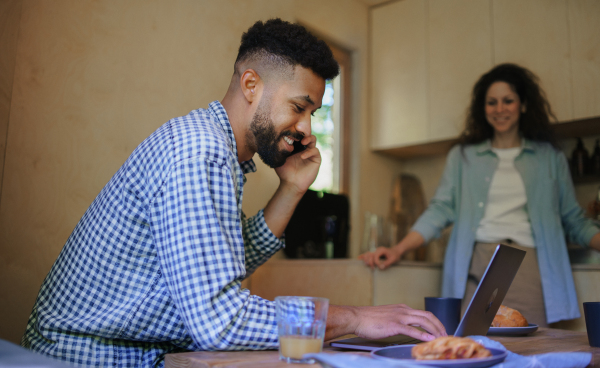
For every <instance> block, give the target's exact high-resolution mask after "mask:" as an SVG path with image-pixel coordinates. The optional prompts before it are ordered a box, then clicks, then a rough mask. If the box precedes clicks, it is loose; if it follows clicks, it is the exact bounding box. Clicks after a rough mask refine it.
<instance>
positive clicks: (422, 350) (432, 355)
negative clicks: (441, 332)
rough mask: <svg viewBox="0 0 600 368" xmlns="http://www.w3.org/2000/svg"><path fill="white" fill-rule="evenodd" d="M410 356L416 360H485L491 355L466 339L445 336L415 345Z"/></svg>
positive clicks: (472, 341) (482, 347)
mask: <svg viewBox="0 0 600 368" xmlns="http://www.w3.org/2000/svg"><path fill="white" fill-rule="evenodd" d="M411 353H412V356H413V358H415V359H417V360H441V359H471V358H487V357H491V356H492V353H491V352H490V351H489V350H488V349H486V348H485V347H484V346H483V345H481V344H479V343H477V342H475V341H474V340H472V339H469V338H468V337H454V336H445V337H438V338H437V339H435V340H431V341H428V342H424V343H421V344H418V345H415V346H414V347H413V348H412V352H411Z"/></svg>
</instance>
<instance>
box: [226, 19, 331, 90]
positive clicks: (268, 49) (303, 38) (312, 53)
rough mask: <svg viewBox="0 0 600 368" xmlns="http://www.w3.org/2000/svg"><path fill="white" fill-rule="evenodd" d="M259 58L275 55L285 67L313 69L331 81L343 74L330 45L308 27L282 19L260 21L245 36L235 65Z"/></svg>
mask: <svg viewBox="0 0 600 368" xmlns="http://www.w3.org/2000/svg"><path fill="white" fill-rule="evenodd" d="M256 56H259V57H260V56H267V57H269V56H275V58H277V59H281V61H282V62H283V63H285V64H288V65H291V66H296V65H301V66H303V67H304V68H307V69H310V70H312V71H313V72H314V73H315V74H317V75H318V76H320V77H321V78H323V79H325V80H328V79H333V78H335V77H336V76H337V75H338V74H339V73H340V66H339V65H338V63H337V61H335V59H334V58H333V54H332V53H331V49H329V46H327V44H326V43H325V42H324V41H322V40H319V39H318V38H316V37H315V36H313V35H312V34H311V33H310V32H308V31H307V30H306V28H304V27H302V26H301V25H298V24H293V23H289V22H286V21H283V20H281V19H279V18H275V19H269V20H268V21H266V22H265V23H263V22H262V21H258V22H256V23H254V25H253V26H252V27H250V28H249V29H248V31H247V32H245V33H244V34H243V35H242V42H241V45H240V49H239V51H238V56H237V59H236V60H235V64H236V65H238V63H239V62H243V61H246V60H248V59H251V58H254V57H256Z"/></svg>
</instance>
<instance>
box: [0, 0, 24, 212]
mask: <svg viewBox="0 0 600 368" xmlns="http://www.w3.org/2000/svg"><path fill="white" fill-rule="evenodd" d="M21 4H22V0H5V1H0V202H1V201H2V200H1V198H2V174H3V172H4V155H5V152H6V140H7V137H8V121H9V116H10V104H11V101H12V87H13V77H14V74H15V59H16V53H17V39H18V35H19V21H20V20H21Z"/></svg>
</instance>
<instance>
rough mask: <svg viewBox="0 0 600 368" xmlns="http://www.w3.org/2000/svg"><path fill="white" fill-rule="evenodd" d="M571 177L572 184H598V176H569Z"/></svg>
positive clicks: (599, 179) (599, 181)
mask: <svg viewBox="0 0 600 368" xmlns="http://www.w3.org/2000/svg"><path fill="white" fill-rule="evenodd" d="M571 177H572V178H573V184H590V183H600V175H584V176H575V175H573V174H571Z"/></svg>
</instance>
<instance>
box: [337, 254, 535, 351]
mask: <svg viewBox="0 0 600 368" xmlns="http://www.w3.org/2000/svg"><path fill="white" fill-rule="evenodd" d="M525 253H526V252H525V251H522V250H519V249H516V248H513V247H509V246H508V245H504V244H499V245H498V246H497V247H496V251H495V252H494V255H493V256H492V259H491V260H490V263H489V264H488V266H487V269H486V270H485V273H484V274H483V277H482V278H481V282H479V285H478V286H477V290H476V291H475V294H473V298H472V299H471V302H470V303H469V306H468V307H467V310H466V312H465V314H464V315H463V317H462V319H461V321H460V323H459V325H458V327H457V328H456V332H455V333H454V336H459V337H464V336H470V335H483V336H485V335H486V334H487V332H488V330H489V328H490V326H491V324H492V321H493V320H494V316H495V315H496V312H497V311H498V308H500V304H502V301H503V300H504V297H505V296H506V293H507V292H508V288H509V287H510V284H511V283H512V281H513V279H514V278H515V275H516V274H517V271H518V270H519V267H520V266H521V262H523V258H525ZM419 342H421V340H417V339H414V338H412V337H410V336H407V335H396V336H390V337H387V338H385V339H378V340H369V339H364V338H362V337H353V338H349V339H342V340H337V341H332V342H331V343H330V345H331V346H334V347H338V348H344V349H354V350H368V351H371V350H375V349H379V348H383V347H386V346H396V345H407V344H417V343H419Z"/></svg>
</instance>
